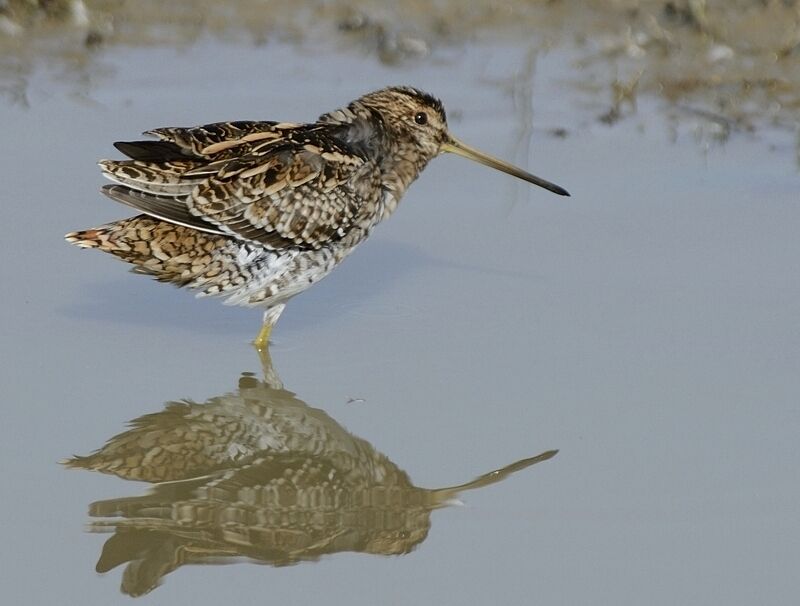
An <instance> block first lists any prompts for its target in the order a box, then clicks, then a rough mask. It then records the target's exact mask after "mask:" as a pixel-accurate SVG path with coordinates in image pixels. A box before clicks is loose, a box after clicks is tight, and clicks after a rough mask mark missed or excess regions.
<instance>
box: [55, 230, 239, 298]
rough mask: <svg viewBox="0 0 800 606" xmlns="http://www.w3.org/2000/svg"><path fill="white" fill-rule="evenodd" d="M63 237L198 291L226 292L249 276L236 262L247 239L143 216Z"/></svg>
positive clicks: (209, 293)
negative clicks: (241, 239)
mask: <svg viewBox="0 0 800 606" xmlns="http://www.w3.org/2000/svg"><path fill="white" fill-rule="evenodd" d="M65 238H66V240H67V242H70V243H71V244H74V245H76V246H79V247H80V248H96V249H98V250H102V251H104V252H107V253H110V254H112V255H114V256H115V257H117V258H119V259H122V260H123V261H126V262H128V263H131V264H132V265H133V266H134V271H135V272H136V273H144V274H149V275H151V276H153V277H155V278H156V279H157V280H159V281H161V282H170V283H172V284H175V285H176V286H188V287H191V288H196V289H198V290H200V294H203V295H225V294H228V295H230V294H232V292H233V291H236V290H238V289H240V288H241V287H242V285H243V284H245V283H246V282H247V281H248V280H249V279H251V278H252V277H253V276H251V275H250V271H251V269H250V268H248V267H247V266H242V265H241V263H240V262H239V259H240V256H241V253H242V252H243V251H242V247H243V246H245V247H246V246H247V245H246V244H242V243H240V242H238V241H236V240H235V239H234V238H231V237H228V236H223V235H218V234H209V233H204V232H200V231H198V230H196V229H192V228H190V227H183V226H181V225H174V224H172V223H168V222H166V221H160V220H158V219H154V218H152V217H149V216H147V215H139V216H137V217H133V218H130V219H123V220H121V221H115V222H114V223H109V224H107V225H101V226H100V227H94V228H91V229H85V230H81V231H74V232H71V233H68V234H67V235H66V236H65ZM251 258H252V257H251Z"/></svg>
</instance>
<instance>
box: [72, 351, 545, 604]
mask: <svg viewBox="0 0 800 606" xmlns="http://www.w3.org/2000/svg"><path fill="white" fill-rule="evenodd" d="M264 360H265V376H266V379H265V380H263V381H259V380H257V379H256V378H255V377H253V376H252V375H243V376H242V377H241V378H240V379H239V385H238V389H237V390H236V391H234V392H233V393H228V394H225V395H222V396H218V397H213V398H209V399H208V400H207V401H206V402H203V403H196V402H191V401H178V402H170V403H168V404H167V405H166V407H165V409H164V410H162V411H160V412H156V413H153V414H148V415H145V416H142V417H139V418H138V419H135V420H133V421H132V422H131V423H130V425H131V428H130V429H129V430H128V431H126V432H124V433H121V434H119V435H117V436H115V437H113V438H111V439H110V440H109V441H108V443H107V444H106V445H105V446H103V448H101V449H100V450H98V451H96V452H95V453H93V454H90V455H88V456H85V457H74V458H72V459H70V460H68V461H66V464H67V465H68V466H69V467H75V468H82V469H90V470H94V471H100V472H103V473H110V474H114V475H117V476H119V477H121V478H124V479H130V480H144V481H147V482H152V483H155V484H156V485H155V486H154V487H153V488H152V489H151V490H150V491H149V492H148V493H147V494H145V495H142V496H137V497H121V498H113V499H108V500H104V501H98V502H96V503H93V504H92V505H91V506H90V509H89V513H90V515H91V516H93V517H96V518H103V519H102V520H96V521H94V522H93V523H92V526H91V528H92V529H93V530H98V531H113V533H114V534H113V535H112V536H111V538H109V539H108V540H107V541H106V543H105V545H104V547H103V551H102V555H101V556H100V559H99V561H98V562H97V570H98V571H99V572H106V571H108V570H111V569H112V568H114V567H116V566H119V565H120V564H123V563H126V564H127V566H126V569H125V573H124V575H123V581H122V590H123V591H124V592H125V593H127V594H130V595H141V594H143V593H146V592H148V591H150V590H152V589H153V588H155V587H156V586H157V585H158V583H159V582H160V581H161V579H162V578H163V577H164V576H165V575H167V574H169V573H170V572H172V571H173V570H175V569H176V568H179V567H180V566H182V565H184V564H214V563H224V562H229V561H236V560H237V559H239V558H242V557H245V558H248V559H250V560H251V561H255V562H259V563H264V564H270V565H273V566H283V565H287V564H295V563H298V562H303V561H315V560H317V559H319V558H320V557H321V556H323V555H328V554H334V553H339V552H344V551H351V552H360V553H369V554H376V555H398V554H404V553H408V552H409V551H411V550H412V549H414V548H415V547H416V546H417V545H418V544H419V543H420V542H422V541H423V540H424V539H425V538H426V536H427V534H428V530H429V528H430V524H431V519H430V514H431V512H432V511H433V510H434V509H437V508H440V507H443V506H445V505H447V504H448V503H451V502H453V500H454V499H455V498H456V497H457V495H458V494H459V493H460V492H462V491H465V490H469V489H474V488H479V487H482V486H487V485H489V484H494V483H496V482H499V481H501V480H503V479H504V478H506V477H508V475H510V474H511V473H513V472H515V471H519V470H521V469H524V468H527V467H529V466H531V465H533V464H535V463H538V462H541V461H544V460H547V459H549V458H551V457H552V456H554V455H555V454H556V451H547V452H545V453H542V454H540V455H538V456H536V457H532V458H528V459H523V460H521V461H517V462H515V463H512V464H511V465H507V466H505V467H503V468H501V469H498V470H495V471H492V472H490V473H487V474H484V475H482V476H480V477H478V478H476V479H475V480H473V481H471V482H468V483H466V484H462V485H458V486H450V487H446V488H436V489H426V488H419V487H417V486H415V485H414V484H413V482H412V481H411V479H410V478H409V476H408V474H406V472H404V471H403V470H402V469H400V468H399V467H398V466H397V465H396V464H394V463H393V462H392V461H391V460H389V459H388V457H386V456H385V455H384V454H382V453H380V452H378V451H377V450H375V448H374V447H373V446H372V445H371V444H370V443H369V442H367V441H366V440H363V439H361V438H358V437H356V436H354V435H352V434H350V433H349V432H348V431H347V430H346V429H344V428H343V427H342V426H341V425H339V424H338V423H337V422H336V421H335V420H334V419H333V418H331V417H330V416H329V415H328V414H327V413H325V412H324V411H322V410H319V409H315V408H311V407H310V406H308V405H307V404H306V403H305V402H303V401H302V400H300V399H298V397H297V396H296V395H295V394H293V393H292V392H290V391H287V390H286V389H284V388H283V386H282V385H281V383H280V380H279V379H278V378H277V375H276V374H275V372H274V370H273V369H272V367H271V364H270V363H269V359H268V358H266V357H265V358H264Z"/></svg>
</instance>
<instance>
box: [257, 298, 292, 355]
mask: <svg viewBox="0 0 800 606" xmlns="http://www.w3.org/2000/svg"><path fill="white" fill-rule="evenodd" d="M285 307H286V305H285V304H284V303H279V304H278V305H273V306H272V307H270V308H269V309H267V311H265V312H264V323H263V324H262V325H261V330H259V331H258V335H257V336H256V339H255V341H253V345H255V346H256V349H264V348H266V347H267V345H268V344H269V336H270V334H272V327H273V326H275V323H276V322H277V321H278V318H280V317H281V313H282V312H283V309H284V308H285Z"/></svg>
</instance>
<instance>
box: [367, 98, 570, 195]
mask: <svg viewBox="0 0 800 606" xmlns="http://www.w3.org/2000/svg"><path fill="white" fill-rule="evenodd" d="M356 103H357V104H358V105H359V106H361V107H364V108H367V109H368V110H369V112H370V113H371V114H372V116H373V117H374V119H376V120H379V121H380V122H381V127H382V130H383V131H384V132H385V133H386V138H387V139H388V141H389V142H391V146H390V147H391V153H392V155H393V156H394V158H393V159H394V160H399V161H405V162H409V163H410V164H413V165H415V166H416V168H417V170H422V168H424V167H425V165H426V164H427V163H428V162H429V161H430V160H432V159H433V158H435V157H436V156H438V155H439V154H442V153H445V152H450V153H453V154H457V155H459V156H464V157H465V158H469V159H470V160H474V161H476V162H480V163H481V164H485V165H486V166H490V167H491V168H494V169H497V170H500V171H503V172H505V173H508V174H509V175H513V176H514V177H517V178H519V179H523V180H525V181H528V182H529V183H533V184H534V185H538V186H539V187H544V188H545V189H548V190H550V191H552V192H554V193H557V194H559V195H562V196H568V195H569V193H567V191H566V190H565V189H564V188H562V187H559V186H558V185H555V184H554V183H550V182H549V181H545V180H544V179H541V178H539V177H537V176H535V175H532V174H531V173H529V172H527V171H524V170H522V169H521V168H518V167H516V166H514V165H512V164H509V163H508V162H505V161H503V160H500V159H498V158H494V157H492V156H490V155H488V154H485V153H483V152H481V151H480V150H477V149H475V148H473V147H470V146H468V145H466V144H464V143H462V142H461V141H459V140H458V139H456V138H455V137H454V136H453V135H452V134H451V133H450V131H449V129H448V127H447V115H446V113H445V110H444V106H443V105H442V102H441V101H439V99H437V98H436V97H434V96H432V95H429V94H428V93H425V92H423V91H421V90H419V89H416V88H411V87H407V86H393V87H389V88H384V89H381V90H378V91H375V92H373V93H369V94H367V95H364V96H363V97H361V98H360V99H358V101H357V102H356Z"/></svg>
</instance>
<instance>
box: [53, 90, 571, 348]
mask: <svg viewBox="0 0 800 606" xmlns="http://www.w3.org/2000/svg"><path fill="white" fill-rule="evenodd" d="M148 134H153V135H156V136H157V137H158V139H159V140H158V141H135V142H127V143H117V144H116V147H117V148H118V149H119V150H120V151H121V152H122V153H124V154H125V155H127V156H128V157H129V158H131V159H130V160H124V161H111V160H104V161H102V162H100V166H101V168H102V170H103V174H104V175H105V176H106V177H108V178H109V179H111V180H112V181H114V182H115V183H117V185H109V186H106V187H105V188H104V192H105V193H106V194H107V195H108V196H109V197H110V198H112V199H114V200H117V201H119V202H122V203H124V204H128V205H130V206H133V207H134V208H136V209H137V210H139V211H141V212H143V213H144V214H142V215H139V216H137V217H133V218H130V219H125V220H122V221H116V222H114V223H110V224H108V225H103V226H101V227H97V228H94V229H87V230H84V231H78V232H73V233H70V234H67V236H66V238H67V240H68V241H70V242H72V243H74V244H77V245H78V246H81V247H84V248H99V249H100V250H104V251H106V252H110V253H111V254H113V255H115V256H117V257H119V258H121V259H123V260H125V261H127V262H129V263H132V264H133V265H134V266H135V271H137V272H140V273H146V274H150V275H153V276H155V277H156V278H157V279H158V280H161V281H163V282H171V283H173V284H176V285H178V286H188V287H191V288H194V289H196V290H198V291H199V293H198V294H199V295H220V296H223V297H226V302H227V303H229V304H233V305H246V306H259V307H264V308H266V311H265V314H264V324H263V326H262V329H261V332H260V333H259V335H258V337H257V338H256V344H257V345H258V346H263V345H265V344H266V342H267V340H268V339H269V334H270V331H271V330H272V326H273V325H274V324H275V322H276V321H277V320H278V317H279V316H280V314H281V312H282V311H283V309H284V304H285V303H286V301H288V300H289V299H290V298H291V297H293V296H294V295H296V294H298V293H300V292H302V291H304V290H305V289H307V288H308V287H309V286H311V284H313V283H314V282H317V281H318V280H320V279H321V278H323V277H325V276H326V275H327V274H328V273H329V272H330V271H331V270H332V269H333V268H334V267H335V266H336V265H338V264H339V263H340V262H341V261H342V259H344V257H346V256H347V255H348V254H350V252H352V250H353V249H354V248H355V247H356V245H358V244H359V243H360V242H361V241H363V240H364V239H365V238H366V237H367V235H369V232H370V230H371V229H372V228H373V227H374V226H375V225H376V224H377V223H378V222H380V221H381V220H382V219H384V218H386V217H388V216H389V215H390V214H391V213H392V212H394V210H395V208H396V207H397V204H398V202H399V201H400V198H401V197H402V195H403V193H404V192H405V191H406V189H407V188H408V186H409V185H410V184H411V182H412V181H414V179H416V178H417V176H419V173H420V172H421V171H422V169H423V168H425V165H426V164H427V163H428V162H429V161H430V160H431V159H432V158H434V157H435V156H437V155H439V154H441V153H443V152H453V153H456V154H459V155H462V156H466V157H467V158H471V159H473V160H477V161H478V162H482V163H483V164H487V165H488V166H491V167H493V168H497V169H499V170H502V171H505V172H507V173H509V174H512V175H514V176H516V177H519V178H521V179H525V180H526V181H529V182H531V183H534V184H536V185H540V186H542V187H545V188H547V189H549V190H551V191H553V192H556V193H558V194H562V195H568V194H567V192H566V191H565V190H564V189H562V188H560V187H558V186H557V185H554V184H552V183H549V182H547V181H544V180H542V179H539V178H538V177H535V176H533V175H531V174H530V173H527V172H525V171H523V170H520V169H518V168H515V167H513V166H511V165H510V164H507V163H505V162H502V161H500V160H497V159H495V158H492V157H490V156H487V155H486V154H483V153H481V152H479V151H477V150H475V149H472V148H470V147H468V146H466V145H464V144H463V143H461V142H459V141H457V140H456V139H455V138H454V137H453V136H452V135H450V133H449V132H448V130H447V121H446V118H445V111H444V108H443V107H442V104H441V102H440V101H439V100H437V99H435V98H434V97H432V96H430V95H428V94H426V93H423V92H422V91H419V90H417V89H414V88H407V87H393V88H386V89H383V90H379V91H376V92H373V93H370V94H368V95H364V96H363V97H361V98H359V99H357V100H355V101H353V102H352V103H351V104H350V105H348V106H347V107H346V108H343V109H339V110H336V111H333V112H330V113H327V114H324V115H323V116H321V117H320V118H319V119H318V120H317V122H314V123H311V124H289V123H285V122H280V123H278V122H225V123H219V124H209V125H206V126H200V127H197V128H160V129H156V130H153V131H149V133H148Z"/></svg>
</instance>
